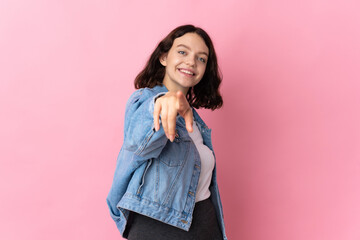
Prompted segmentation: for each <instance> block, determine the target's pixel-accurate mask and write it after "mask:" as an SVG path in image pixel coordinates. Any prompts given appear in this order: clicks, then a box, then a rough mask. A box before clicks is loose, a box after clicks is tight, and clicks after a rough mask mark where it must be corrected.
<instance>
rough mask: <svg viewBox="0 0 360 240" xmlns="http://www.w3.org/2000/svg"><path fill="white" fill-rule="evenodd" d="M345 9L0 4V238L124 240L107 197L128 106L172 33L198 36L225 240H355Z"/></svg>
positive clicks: (355, 102) (358, 175) (355, 87)
mask: <svg viewBox="0 0 360 240" xmlns="http://www.w3.org/2000/svg"><path fill="white" fill-rule="evenodd" d="M355 2H356V1H352V2H351V1H340V0H338V1H336V0H330V1H329V0H327V1H325V0H324V1H321V0H315V1H314V0H311V1H310V0H304V1H292V3H291V2H289V1H277V0H270V1H251V0H245V1H236V0H233V1H223V3H222V4H221V5H219V2H218V1H209V0H206V1H205V0H199V1H191V0H183V1H163V0H154V1H151V2H150V1H143V2H142V3H140V2H139V1H115V0H109V1H100V0H86V1H85V0H72V1H69V0H68V1H47V0H33V1H25V0H2V1H1V3H0V113H1V118H0V119H1V120H0V121H1V125H0V146H1V151H0V177H1V181H0V199H1V203H0V239H11V240H13V239H14V240H20V239H34V240H35V239H36V240H45V239H53V240H57V239H87V240H92V239H93V240H98V239H120V237H119V233H118V231H117V229H116V227H115V224H114V223H113V222H112V220H111V219H110V216H109V213H108V209H107V206H106V202H105V198H106V195H107V193H108V190H109V188H110V184H111V181H112V177H113V171H114V167H115V161H116V156H117V154H118V151H119V149H120V146H121V143H122V133H123V132H122V124H123V114H124V107H125V102H126V100H127V98H128V97H129V95H130V94H131V92H132V91H133V85H132V82H133V79H134V77H135V75H136V74H137V73H138V71H139V70H140V69H141V68H142V66H143V64H144V63H145V61H146V60H147V58H148V56H149V54H150V53H151V51H152V50H153V48H154V47H155V44H156V43H157V42H158V41H159V40H160V39H161V38H162V37H163V36H164V35H166V34H167V33H168V32H169V31H170V30H172V29H173V28H174V27H176V26H178V25H180V24H184V23H193V24H195V25H199V26H202V27H203V28H204V29H206V30H208V32H209V33H210V35H211V36H212V38H213V40H214V43H215V47H216V49H217V52H218V57H219V62H220V66H221V69H222V72H223V75H224V82H223V84H222V88H221V90H222V93H223V96H224V100H225V106H224V108H223V109H222V110H219V111H215V112H210V111H201V113H202V115H203V117H204V118H205V119H206V121H207V123H208V124H209V125H210V126H211V127H212V128H213V136H214V146H215V150H216V154H217V162H218V163H217V164H218V169H219V184H220V187H221V189H220V190H221V193H222V198H223V204H224V210H225V221H226V224H227V231H228V236H229V239H232V240H235V239H244V240H264V239H266V240H289V239H290V240H319V239H326V240H358V239H360V204H359V203H360V124H359V122H360V94H359V91H360V83H359V80H360V74H359V68H360V66H359V65H360V64H359V63H360V59H359V58H360V47H359V42H360V28H359V21H360V17H359V15H358V9H359V7H360V6H359V4H358V3H355Z"/></svg>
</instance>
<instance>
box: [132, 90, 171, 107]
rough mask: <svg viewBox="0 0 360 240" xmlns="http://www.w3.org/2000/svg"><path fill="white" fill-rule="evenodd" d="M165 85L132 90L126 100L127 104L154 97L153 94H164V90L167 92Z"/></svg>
mask: <svg viewBox="0 0 360 240" xmlns="http://www.w3.org/2000/svg"><path fill="white" fill-rule="evenodd" d="M167 91H168V90H167V89H166V87H165V86H155V87H153V88H140V89H137V90H136V91H134V92H133V93H132V94H131V96H130V98H129V100H128V102H127V105H130V104H134V103H136V102H143V101H146V100H147V99H149V98H154V97H155V96H157V95H159V94H164V92H167Z"/></svg>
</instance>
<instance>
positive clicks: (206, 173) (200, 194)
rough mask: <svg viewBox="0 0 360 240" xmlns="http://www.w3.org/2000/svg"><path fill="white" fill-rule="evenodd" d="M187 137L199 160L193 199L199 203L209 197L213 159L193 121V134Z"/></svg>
mask: <svg viewBox="0 0 360 240" xmlns="http://www.w3.org/2000/svg"><path fill="white" fill-rule="evenodd" d="M189 136H190V137H191V139H192V140H193V142H194V143H195V146H196V148H197V150H198V152H199V155H200V160H201V171H200V178H199V183H198V187H197V190H196V197H195V202H199V201H202V200H205V199H207V198H208V197H210V190H209V186H210V183H211V177H212V171H213V169H214V165H215V158H214V155H213V152H212V151H211V150H210V149H209V148H208V147H207V146H206V145H204V142H203V138H202V136H201V133H200V130H199V128H198V126H197V125H196V122H195V121H194V123H193V132H192V133H189Z"/></svg>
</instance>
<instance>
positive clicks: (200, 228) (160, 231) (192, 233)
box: [127, 198, 223, 240]
mask: <svg viewBox="0 0 360 240" xmlns="http://www.w3.org/2000/svg"><path fill="white" fill-rule="evenodd" d="M131 215H132V220H131V223H130V224H129V226H128V229H127V230H128V231H129V232H128V239H129V240H155V239H156V240H190V239H191V240H222V239H223V238H222V234H221V231H220V227H219V224H218V221H217V218H216V213H215V208H214V205H213V204H212V202H211V200H210V199H209V198H208V199H206V200H203V201H200V202H197V203H196V204H195V209H194V213H193V220H192V223H191V226H190V230H189V231H188V232H187V231H185V230H182V229H180V228H177V227H174V226H171V225H168V224H166V223H163V222H160V221H157V220H155V219H152V218H149V217H146V216H144V215H141V214H137V213H134V212H132V213H131Z"/></svg>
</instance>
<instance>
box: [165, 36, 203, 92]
mask: <svg viewBox="0 0 360 240" xmlns="http://www.w3.org/2000/svg"><path fill="white" fill-rule="evenodd" d="M208 55H209V49H208V47H207V46H206V44H205V42H204V40H203V39H202V37H200V36H199V35H198V34H196V33H186V34H184V35H183V36H181V37H178V38H175V40H174V42H173V45H172V47H171V48H170V50H169V51H168V52H167V53H165V54H163V55H162V56H161V57H160V63H161V64H162V65H163V66H165V76H164V79H163V84H164V85H165V87H166V88H167V89H168V90H169V91H178V90H180V91H182V92H183V93H184V94H185V95H186V93H187V91H188V90H189V88H190V87H193V86H195V85H196V84H198V83H199V82H200V80H201V79H202V77H203V76H204V73H205V69H206V63H207V60H208Z"/></svg>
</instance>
